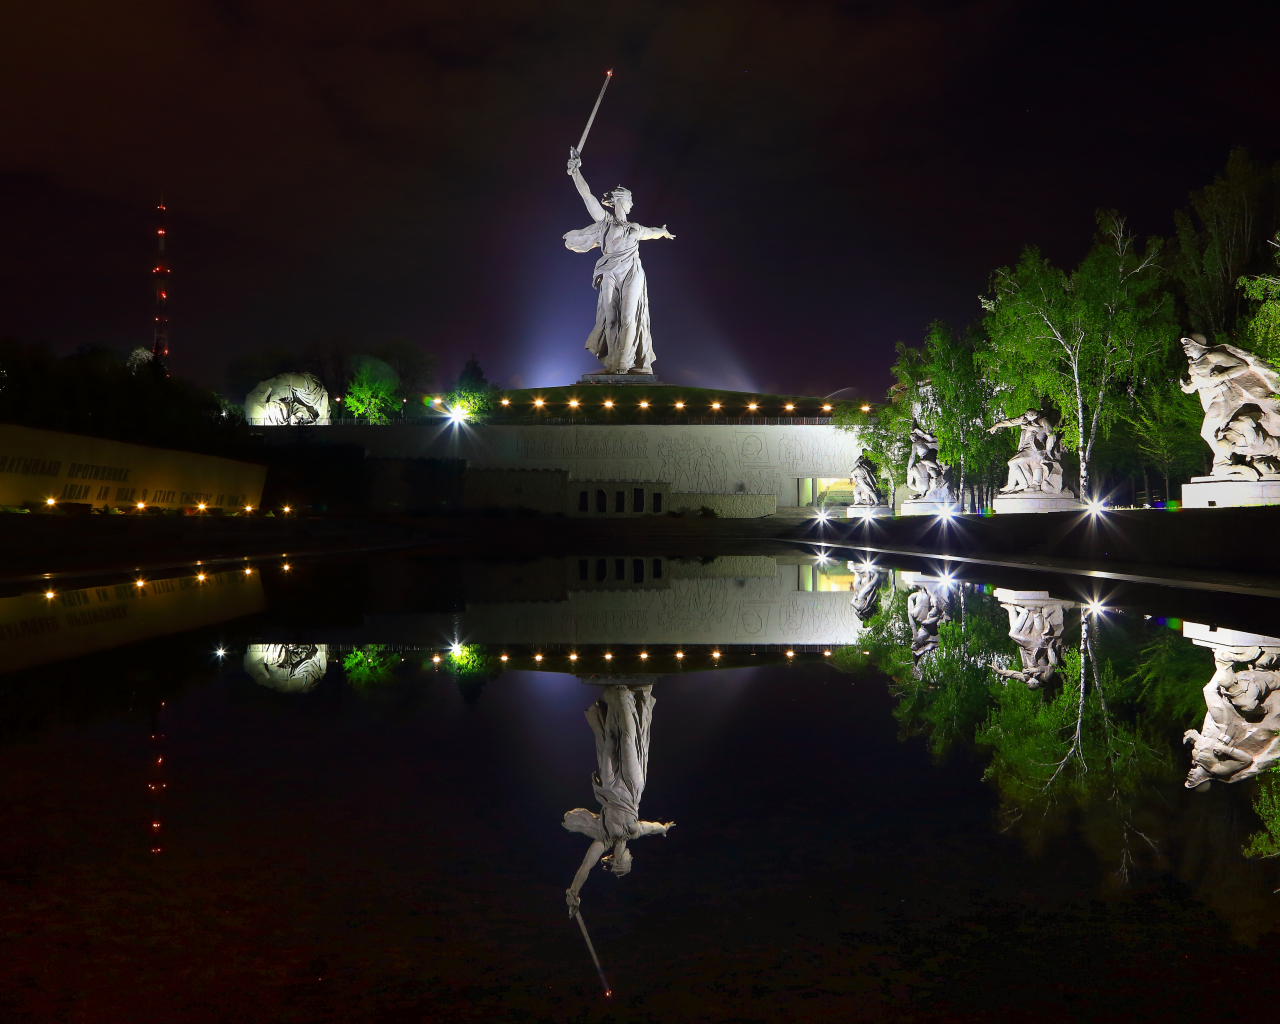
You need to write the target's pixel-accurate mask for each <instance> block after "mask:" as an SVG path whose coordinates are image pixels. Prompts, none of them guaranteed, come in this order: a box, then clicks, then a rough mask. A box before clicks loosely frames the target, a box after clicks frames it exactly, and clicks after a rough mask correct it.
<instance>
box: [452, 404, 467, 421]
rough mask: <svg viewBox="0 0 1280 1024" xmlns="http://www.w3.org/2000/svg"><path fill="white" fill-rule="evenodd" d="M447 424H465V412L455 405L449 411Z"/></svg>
mask: <svg viewBox="0 0 1280 1024" xmlns="http://www.w3.org/2000/svg"><path fill="white" fill-rule="evenodd" d="M449 422H450V423H466V422H467V410H466V409H464V408H463V407H462V406H460V405H455V406H454V407H453V408H452V409H450V410H449Z"/></svg>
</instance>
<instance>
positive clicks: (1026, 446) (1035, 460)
mask: <svg viewBox="0 0 1280 1024" xmlns="http://www.w3.org/2000/svg"><path fill="white" fill-rule="evenodd" d="M1004 427H1016V428H1019V429H1021V431H1022V433H1021V436H1020V437H1019V438H1018V450H1017V451H1016V452H1015V453H1014V455H1013V458H1011V459H1010V460H1009V479H1008V481H1007V482H1006V483H1005V485H1004V486H1003V487H1001V488H1000V493H1001V494H1015V493H1016V494H1026V495H1028V496H1031V495H1034V494H1054V495H1067V496H1069V497H1070V496H1073V492H1072V491H1071V490H1070V489H1069V488H1067V487H1065V486H1064V485H1063V482H1062V438H1061V436H1060V435H1059V434H1058V432H1057V431H1056V430H1055V429H1054V425H1053V422H1052V421H1051V420H1050V419H1049V416H1048V414H1047V413H1046V412H1044V411H1042V410H1039V409H1028V410H1027V411H1026V412H1024V413H1023V414H1022V415H1021V416H1014V417H1013V418H1011V419H1007V420H1000V421H999V422H998V423H993V424H992V425H991V426H990V427H989V428H988V431H987V432H988V433H991V434H994V433H995V432H996V431H997V430H1000V429H1002V428H1004Z"/></svg>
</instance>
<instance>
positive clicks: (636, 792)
mask: <svg viewBox="0 0 1280 1024" xmlns="http://www.w3.org/2000/svg"><path fill="white" fill-rule="evenodd" d="M654 703H655V700H654V696H653V686H652V685H645V686H637V687H631V686H626V685H622V686H617V685H611V686H606V687H605V688H604V694H603V696H602V697H601V698H600V700H598V701H596V703H595V704H593V705H592V706H591V707H589V708H587V710H586V716H587V722H588V724H589V725H590V726H591V731H592V732H593V733H594V734H595V738H596V765H597V770H596V772H595V774H594V775H593V776H592V777H591V788H592V789H593V790H594V791H595V795H596V800H598V801H599V803H600V813H599V814H595V813H593V812H592V811H589V810H587V809H586V808H585V807H575V808H574V809H573V810H572V811H568V812H566V814H565V816H564V827H565V828H567V829H568V830H569V831H570V832H581V833H582V834H583V835H584V836H587V837H588V838H589V839H591V845H590V846H589V847H588V848H587V853H586V856H585V857H583V858H582V866H581V867H579V868H578V873H577V874H576V875H574V878H573V885H572V886H570V887H569V889H567V890H566V891H565V902H566V903H567V904H568V906H569V916H570V917H573V915H574V914H575V913H576V912H577V909H578V904H579V903H580V902H581V900H580V898H579V895H578V894H579V892H580V891H581V890H582V886H583V883H585V882H586V880H587V875H588V874H589V873H590V872H591V869H592V868H593V867H595V865H596V861H598V860H600V859H601V855H602V854H604V852H605V850H608V849H610V848H612V851H613V852H612V853H610V854H609V855H608V856H606V857H605V858H604V859H605V862H606V866H607V867H608V869H609V870H610V871H612V872H613V873H614V875H616V876H617V877H619V878H621V877H622V876H623V875H625V874H626V873H627V872H628V871H630V870H631V852H630V851H629V850H628V849H627V841H628V840H631V839H639V838H640V837H641V836H652V835H664V836H665V835H666V834H667V830H668V829H670V828H671V827H672V826H673V825H674V824H675V822H674V821H668V822H665V823H661V822H656V821H641V820H640V796H641V794H642V793H643V792H644V784H645V778H646V776H647V775H648V773H649V729H650V726H651V725H652V723H653V705H654Z"/></svg>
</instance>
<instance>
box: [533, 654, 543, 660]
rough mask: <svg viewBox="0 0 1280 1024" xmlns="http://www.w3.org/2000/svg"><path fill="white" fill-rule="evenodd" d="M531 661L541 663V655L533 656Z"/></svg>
mask: <svg viewBox="0 0 1280 1024" xmlns="http://www.w3.org/2000/svg"><path fill="white" fill-rule="evenodd" d="M533 660H534V661H541V660H542V655H541V654H535V655H534V656H533Z"/></svg>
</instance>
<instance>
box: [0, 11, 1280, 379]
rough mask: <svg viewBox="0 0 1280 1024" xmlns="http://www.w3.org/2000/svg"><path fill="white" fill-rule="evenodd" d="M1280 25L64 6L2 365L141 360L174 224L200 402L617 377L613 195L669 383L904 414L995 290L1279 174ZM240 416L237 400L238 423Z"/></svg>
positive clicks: (32, 20)
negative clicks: (361, 351)
mask: <svg viewBox="0 0 1280 1024" xmlns="http://www.w3.org/2000/svg"><path fill="white" fill-rule="evenodd" d="M1278 21H1280V17H1278V16H1277V14H1276V7H1275V5H1273V4H1267V3H1261V2H1259V3H1251V4H1249V3H1230V2H1216V3H1214V4H1206V3H1203V2H1201V3H1190V2H1182V3H1167V2H1166V3H1145V4H1144V3H1117V2H1114V0H1113V2H1108V3H1082V2H1072V3H1013V2H1005V3H1001V2H974V3H961V2H953V3H943V2H937V3H888V2H885V3H873V2H866V3H846V4H835V3H807V2H803V0H785V2H764V0H724V2H716V0H707V2H698V0H690V2H684V3H673V2H655V0H648V2H645V3H622V2H618V3H606V4H588V3H567V2H558V0H528V2H501V3H497V2H495V3H485V2H474V3H466V4H462V3H449V4H446V3H425V2H416V3H414V2H394V0H392V2H377V3H374V2H363V3H358V4H357V3H336V2H308V3H301V2H293V3H289V2H285V0H274V2H272V0H267V2H259V3H252V2H248V0H221V2H215V0H166V2H164V3H160V2H158V0H119V2H117V3H113V4H101V3H93V2H88V0H67V2H61V3H26V2H24V3H21V4H13V5H9V6H8V8H7V10H6V14H5V21H4V30H3V32H0V334H9V335H13V336H16V337H18V338H21V339H23V340H28V341H34V340H39V339H44V340H47V341H48V342H49V343H50V344H51V345H52V346H53V347H54V349H55V350H56V351H58V352H60V353H65V352H70V351H72V350H74V349H75V348H76V347H77V346H79V345H82V344H86V343H100V344H106V345H110V346H112V347H115V348H118V349H120V350H122V351H125V350H128V349H130V348H132V347H134V346H136V345H139V344H142V345H147V346H149V345H150V317H151V305H150V304H151V291H150V288H151V282H150V275H149V271H150V268H151V266H152V260H151V253H152V245H153V237H152V233H151V231H152V220H151V218H152V208H153V207H154V206H155V203H156V201H157V200H158V198H159V196H160V195H161V193H163V197H164V200H165V202H166V204H167V205H168V207H169V210H170V221H171V223H170V236H169V237H170V240H171V261H172V265H173V275H172V296H173V298H172V303H171V315H172V330H171V344H172V352H173V355H172V358H171V365H172V367H173V369H174V371H175V372H176V373H179V374H182V375H186V376H191V377H195V378H197V379H199V380H201V381H203V382H205V383H208V384H211V385H215V386H217V385H221V384H222V382H223V379H224V371H225V368H226V364H227V362H228V360H229V359H230V358H233V357H234V356H236V355H239V354H243V353H246V352H249V351H252V350H253V349H255V348H262V347H283V348H297V347H301V346H302V345H303V344H305V343H306V342H307V341H309V340H312V339H318V338H325V337H331V336H337V335H343V336H346V337H348V338H352V339H355V340H361V341H370V342H374V343H376V342H378V341H381V340H386V339H388V338H390V337H392V336H396V335H400V336H404V337H408V338H410V339H412V340H413V341H415V342H417V343H419V344H421V345H422V346H424V347H425V348H427V349H428V350H430V351H432V352H434V353H436V354H437V355H438V356H439V359H440V367H441V378H442V380H441V382H442V383H444V382H446V381H447V380H448V379H449V378H452V377H454V376H456V374H457V372H458V370H459V369H460V368H461V365H462V362H463V360H464V359H466V358H467V356H468V355H469V354H470V353H471V352H473V351H474V352H475V354H476V355H477V356H478V357H479V359H480V361H481V363H482V365H483V366H484V368H485V370H486V371H487V373H488V375H489V377H490V379H493V380H497V381H499V382H500V383H502V384H504V385H506V386H513V387H514V386H545V385H552V384H564V383H568V382H570V381H571V380H573V379H576V377H577V375H578V374H580V373H582V372H584V371H590V370H594V369H597V368H598V366H599V364H598V363H597V362H596V361H595V360H594V359H593V358H592V357H590V356H589V355H587V354H586V353H585V352H584V351H583V347H582V345H583V341H584V340H585V338H586V335H587V333H588V331H589V330H590V327H591V323H592V321H593V318H594V304H595V293H594V292H593V291H592V290H591V287H590V281H589V278H590V271H591V266H592V264H593V262H594V258H595V257H594V255H593V256H587V255H582V254H575V253H572V252H569V251H567V250H566V249H565V248H564V245H563V242H562V241H561V237H560V236H561V235H562V234H563V233H564V232H565V231H567V230H569V229H570V228H575V227H581V226H584V225H585V224H587V223H589V217H588V215H587V214H586V212H585V210H584V209H583V206H582V203H581V201H580V200H579V198H578V196H577V194H576V193H575V192H574V189H573V185H572V183H571V182H570V180H569V178H568V177H567V176H566V175H565V170H564V165H565V159H566V157H567V155H568V148H569V146H570V145H571V144H572V143H574V142H576V141H577V138H578V135H579V134H580V132H581V131H582V127H583V124H584V123H585V121H586V117H587V114H588V112H589V110H590V107H591V103H592V101H593V100H594V97H595V94H596V91H597V90H598V89H599V86H600V83H601V81H602V78H603V72H604V70H605V69H606V68H613V69H614V71H615V78H614V82H613V84H612V85H611V86H610V88H609V92H608V95H607V96H606V98H605V101H604V104H603V106H602V109H601V113H600V116H599V117H598V118H597V120H596V125H595V127H594V128H593V131H592V134H591V138H590V140H589V142H588V144H587V146H586V150H585V152H584V165H583V170H584V173H585V176H586V179H587V181H588V182H589V183H590V185H591V187H592V189H593V191H595V192H596V193H597V194H599V193H601V192H603V191H605V190H606V189H608V188H610V187H611V186H613V185H615V184H617V183H622V184H625V185H627V186H628V187H629V188H631V189H632V191H633V192H634V194H635V209H634V211H633V213H632V217H633V219H635V220H638V221H640V222H641V223H645V224H650V225H654V226H657V225H662V224H667V225H668V226H669V227H670V229H671V231H672V232H674V233H675V234H676V235H677V236H678V237H677V240H676V241H674V242H669V241H652V242H646V243H644V246H643V248H642V253H643V259H644V263H645V266H646V270H647V272H648V276H649V289H650V298H651V303H652V309H653V326H654V343H655V349H656V352H657V356H658V361H657V364H656V370H657V372H658V375H659V376H660V377H661V378H662V379H664V380H666V381H667V382H669V383H678V384H696V385H704V386H719V387H737V388H743V389H767V390H782V391H788V392H801V393H810V394H827V393H830V392H832V391H835V390H836V389H837V388H839V387H844V386H856V387H858V388H860V389H861V390H862V392H863V394H866V395H874V396H878V395H880V394H881V393H882V392H883V390H884V388H885V386H886V385H887V384H888V382H889V375H888V367H889V365H890V363H891V362H892V360H893V346H894V343H895V342H897V341H898V340H907V341H917V340H919V339H920V337H921V336H922V334H923V332H924V329H925V327H926V325H927V324H928V322H929V321H930V320H932V319H934V318H938V317H941V318H944V319H946V320H948V321H950V322H952V323H953V324H955V325H956V326H961V325H963V324H964V323H966V322H968V321H971V320H973V319H974V318H975V317H976V316H977V314H978V313H979V307H978V302H977V296H978V294H979V293H980V292H982V291H983V290H984V288H985V285H986V281H987V278H988V275H989V274H990V272H991V270H993V269H994V268H995V267H997V266H1000V265H1002V264H1005V263H1009V262H1012V261H1014V260H1016V259H1017V257H1018V254H1019V251H1020V250H1021V248H1022V246H1023V245H1025V244H1027V243H1032V242H1034V243H1037V244H1039V245H1040V246H1041V247H1042V248H1043V249H1044V250H1045V251H1046V252H1047V253H1048V254H1049V255H1050V257H1051V258H1053V259H1055V260H1057V261H1060V262H1062V263H1068V264H1070V263H1074V262H1075V261H1077V260H1078V259H1079V258H1080V257H1081V256H1082V255H1083V253H1084V251H1085V250H1086V248H1087V247H1088V245H1089V242H1090V239H1091V235H1092V230H1093V213H1094V211H1095V209H1097V208H1099V207H1116V208H1119V209H1120V210H1121V211H1122V212H1124V213H1126V214H1128V215H1129V217H1130V223H1131V225H1132V226H1133V227H1134V228H1135V230H1136V231H1137V232H1138V233H1139V234H1140V235H1147V234H1164V235H1168V234H1170V233H1171V232H1172V230H1173V221H1172V211H1173V210H1174V209H1175V208H1176V207H1178V206H1182V205H1185V204H1186V197H1187V193H1188V192H1189V191H1191V190H1192V189H1195V188H1198V187H1201V186H1203V185H1204V184H1206V183H1207V182H1208V181H1210V180H1211V179H1212V177H1213V174H1214V172H1215V171H1217V170H1219V169H1220V168H1221V167H1222V166H1223V165H1224V164H1225V162H1226V158H1227V154H1228V152H1229V151H1230V149H1231V148H1232V147H1234V146H1238V145H1245V146H1248V147H1249V148H1250V149H1251V151H1252V152H1253V153H1254V155H1255V156H1256V157H1259V158H1262V159H1265V160H1268V161H1270V160H1274V159H1276V158H1277V157H1280V142H1278V141H1277V140H1278V139H1280V135H1278V133H1277V128H1278V127H1280V107H1278V106H1277V104H1276V102H1275V87H1274V57H1275V46H1276V40H1277V28H1280V24H1278ZM237 397H238V396H237Z"/></svg>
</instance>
